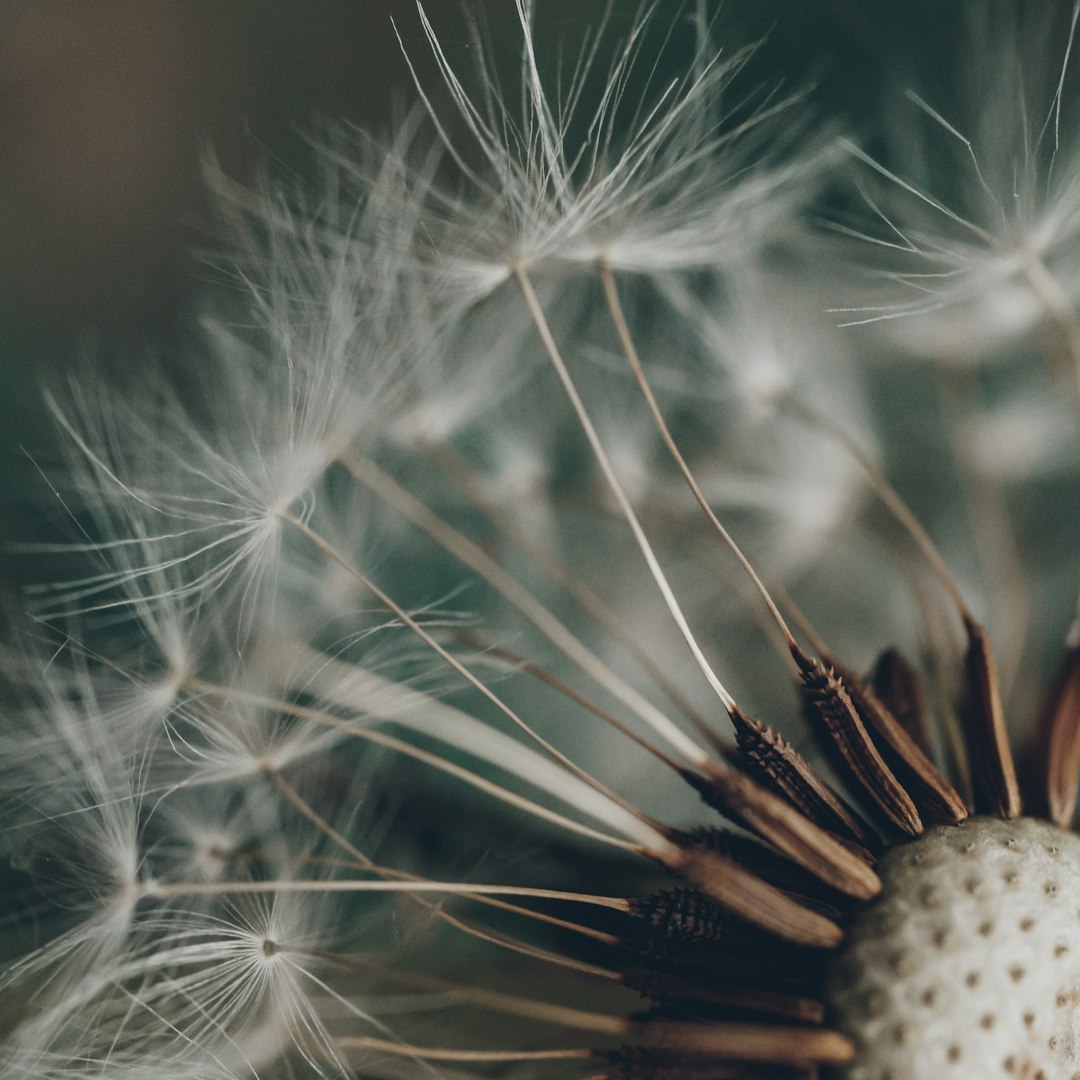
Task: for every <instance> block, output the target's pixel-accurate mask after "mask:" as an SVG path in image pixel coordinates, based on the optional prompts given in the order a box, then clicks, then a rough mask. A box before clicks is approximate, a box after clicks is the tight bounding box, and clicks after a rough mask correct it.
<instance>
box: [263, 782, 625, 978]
mask: <svg viewBox="0 0 1080 1080" xmlns="http://www.w3.org/2000/svg"><path fill="white" fill-rule="evenodd" d="M266 775H267V777H268V778H269V779H270V781H271V782H272V783H273V784H274V786H275V787H276V788H277V789H278V791H280V792H281V794H282V795H284V797H285V798H286V799H287V800H288V801H289V802H290V803H291V804H292V805H293V806H294V807H295V808H296V809H297V810H298V811H299V812H300V813H301V814H303V815H304V817H306V818H307V819H308V820H309V821H310V822H312V824H314V825H315V827H316V828H318V829H319V831H320V832H322V833H323V834H324V835H326V836H328V837H329V838H330V839H331V840H333V841H334V842H335V843H336V844H338V845H339V846H340V847H342V848H343V849H344V850H345V851H347V852H348V853H349V854H350V855H352V856H353V858H354V860H355V862H352V863H345V862H344V860H341V862H342V863H343V864H344V865H347V866H354V867H355V866H359V867H360V868H362V869H365V870H370V871H371V872H372V873H374V874H378V875H379V877H381V878H382V879H383V880H384V881H423V880H425V879H424V878H422V877H420V876H419V875H418V874H410V873H408V872H407V871H405V870H394V869H391V868H390V867H386V866H379V865H378V864H377V863H374V862H372V861H371V859H370V858H368V856H367V855H365V854H364V852H362V851H361V850H360V849H359V848H358V847H356V845H355V844H353V843H351V842H350V841H349V839H348V838H347V837H345V836H343V835H342V834H341V833H340V832H338V830H337V829H335V828H334V827H333V825H331V824H330V823H329V822H328V821H327V820H326V819H325V818H324V817H323V816H322V815H321V814H320V813H319V812H318V811H317V810H316V809H315V808H314V807H313V806H312V805H311V804H310V803H309V802H308V801H307V800H306V799H305V798H304V797H303V796H302V795H301V794H300V792H298V791H297V790H296V788H294V787H293V786H292V784H290V783H289V782H288V781H287V780H286V779H285V778H284V777H283V776H282V775H281V773H279V772H277V770H275V769H268V770H267V772H266ZM306 861H309V862H315V861H318V860H315V859H314V857H310V856H309V858H308V859H307V860H306ZM322 862H324V863H325V864H329V865H337V863H336V862H333V861H331V860H322ZM413 899H414V900H415V901H416V903H417V904H419V905H421V906H422V907H424V908H426V909H427V910H428V911H430V912H431V913H432V915H434V916H435V918H437V919H440V920H441V921H443V922H445V923H446V924H447V925H448V926H453V927H454V928H455V929H457V930H461V931H463V932H464V933H466V934H470V935H472V936H474V937H480V938H481V939H482V940H484V941H491V942H493V943H494V944H498V945H505V946H506V947H508V948H515V949H517V948H519V947H520V943H518V942H514V941H511V940H509V939H503V938H502V937H493V936H490V935H488V934H486V933H485V932H484V931H483V930H480V929H479V928H477V927H475V926H473V925H472V924H471V923H466V922H463V921H462V920H460V919H458V918H456V917H455V916H453V915H451V914H450V913H449V912H447V911H445V910H444V909H443V908H442V907H440V906H439V905H438V904H435V903H432V902H431V901H429V900H427V899H425V898H424V897H422V896H415V897H413ZM466 899H468V900H471V901H473V902H475V903H477V904H482V905H484V906H485V907H493V908H496V909H498V910H499V911H508V912H510V913H511V914H514V915H522V916H525V917H526V918H529V919H534V920H536V921H537V922H542V923H546V924H547V925H549V926H558V927H560V928H562V929H564V930H573V931H576V932H578V933H580V934H583V935H585V936H586V937H591V938H593V940H595V941H600V942H602V943H603V944H605V945H613V946H617V945H620V944H621V943H622V940H621V939H620V938H618V937H616V936H615V935H614V934H605V933H604V932H603V931H601V930H593V928H592V927H589V926H582V925H581V924H580V923H573V922H570V921H569V920H568V919H558V918H556V917H555V916H554V915H546V914H545V913H544V912H542V911H534V910H533V909H532V908H527V907H521V905H519V904H508V903H506V901H504V900H496V899H495V898H494V897H491V896H479V895H478V896H470V897H466ZM527 955H533V953H532V952H529V953H528V954H527ZM548 955H550V956H551V957H552V958H553V960H554V961H555V962H563V964H564V966H573V967H574V968H575V970H578V971H583V972H586V973H588V974H594V975H596V974H600V975H604V976H607V977H610V978H618V975H617V974H616V973H615V972H608V971H607V970H606V969H604V968H599V967H596V966H594V965H591V964H578V963H577V962H576V961H569V960H567V959H566V958H565V957H558V956H556V954H554V953H551V954H548Z"/></svg>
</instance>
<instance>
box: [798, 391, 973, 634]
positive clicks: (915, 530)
mask: <svg viewBox="0 0 1080 1080" xmlns="http://www.w3.org/2000/svg"><path fill="white" fill-rule="evenodd" d="M777 404H778V407H779V408H780V409H781V410H782V411H784V412H786V413H787V414H788V415H789V416H792V417H794V418H795V419H797V420H800V421H802V423H804V424H806V425H807V426H809V427H811V428H813V429H814V430H815V431H818V432H820V433H821V434H823V435H827V436H828V437H829V438H831V439H834V440H835V441H836V442H838V443H840V445H841V446H843V447H844V449H845V450H847V452H848V453H849V454H851V456H852V458H854V460H855V461H856V463H857V464H858V465H859V467H860V468H861V469H862V470H863V472H864V473H866V476H867V478H868V479H869V481H870V485H871V487H872V488H873V489H874V491H875V493H876V494H877V496H878V498H879V499H881V501H882V502H883V503H884V504H885V505H886V506H887V507H888V509H889V512H890V513H891V514H892V515H893V517H894V518H896V520H897V521H898V522H899V523H900V525H901V526H902V527H903V528H904V530H905V531H906V532H907V533H908V535H909V536H910V537H911V538H912V540H914V541H915V544H916V546H917V547H918V548H919V550H920V551H921V552H922V553H923V556H924V557H925V559H926V561H927V562H928V563H929V564H930V567H931V569H932V570H933V571H934V574H935V575H936V576H937V578H938V580H939V581H940V582H941V586H942V588H943V589H944V590H945V592H946V593H948V595H949V598H950V599H951V600H952V602H953V605H954V606H955V607H956V610H957V612H958V613H959V615H960V617H961V618H962V619H963V620H964V621H965V622H967V621H974V620H973V619H972V615H971V612H970V611H969V610H968V606H967V604H965V603H964V598H963V597H962V596H961V595H960V590H959V589H958V588H957V586H956V582H955V581H953V578H952V575H951V574H950V573H949V568H948V567H947V566H946V565H945V560H944V559H943V558H942V557H941V553H940V552H939V551H938V549H937V547H935V545H934V542H933V540H931V539H930V534H929V533H927V531H926V530H925V529H924V528H923V527H922V524H921V523H920V522H919V519H918V518H917V517H916V516H915V515H914V514H913V513H912V512H911V508H910V507H909V506H908V505H907V503H906V502H904V500H903V499H902V498H901V497H900V494H899V492H897V490H896V489H895V488H894V487H893V486H892V484H891V483H889V481H888V479H887V478H886V476H885V474H884V473H883V472H882V471H881V470H880V469H879V468H878V467H877V466H876V465H875V464H874V463H873V462H872V461H871V460H870V458H869V456H868V455H867V453H866V451H865V450H863V448H862V447H861V446H860V445H859V444H858V442H857V441H856V440H855V439H853V438H852V437H851V435H849V434H848V432H847V431H845V430H844V428H842V427H841V426H840V425H839V424H837V423H836V422H834V421H833V420H832V419H830V418H829V417H828V416H825V415H823V414H822V413H820V412H819V411H818V410H816V409H814V408H812V407H811V406H809V405H807V404H806V403H805V402H804V401H802V400H800V399H797V398H794V397H791V396H788V397H784V398H782V399H780V400H779V401H778V403H777Z"/></svg>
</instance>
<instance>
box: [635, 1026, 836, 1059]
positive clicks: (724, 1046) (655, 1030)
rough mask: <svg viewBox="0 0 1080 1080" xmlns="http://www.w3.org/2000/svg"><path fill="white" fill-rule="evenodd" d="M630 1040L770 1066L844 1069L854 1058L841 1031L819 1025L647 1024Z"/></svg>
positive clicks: (640, 1027) (684, 1051)
mask: <svg viewBox="0 0 1080 1080" xmlns="http://www.w3.org/2000/svg"><path fill="white" fill-rule="evenodd" d="M628 1036H629V1037H630V1038H631V1039H632V1040H634V1041H638V1040H640V1041H641V1042H647V1043H649V1044H651V1045H656V1046H661V1047H665V1048H668V1049H672V1050H678V1051H679V1052H681V1053H683V1054H692V1055H695V1056H699V1057H716V1058H721V1059H725V1058H726V1059H728V1060H732V1061H747V1062H751V1061H753V1062H761V1063H763V1064H770V1065H795V1066H798V1065H808V1064H812V1063H818V1064H823V1065H843V1064H844V1063H845V1062H848V1061H850V1060H851V1059H852V1057H853V1056H854V1054H855V1049H854V1047H853V1046H852V1044H851V1042H850V1041H849V1040H848V1039H846V1038H845V1037H844V1036H843V1035H841V1034H840V1033H839V1032H836V1031H828V1030H826V1029H823V1028H814V1027H781V1026H779V1025H772V1024H742V1023H714V1024H695V1023H689V1022H679V1021H668V1020H652V1021H650V1020H645V1021H639V1022H638V1023H636V1024H634V1025H633V1026H632V1027H631V1029H630V1031H629V1032H628Z"/></svg>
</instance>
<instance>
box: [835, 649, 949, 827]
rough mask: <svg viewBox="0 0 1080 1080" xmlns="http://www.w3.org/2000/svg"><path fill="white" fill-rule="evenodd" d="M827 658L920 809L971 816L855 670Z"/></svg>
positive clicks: (935, 816) (943, 818)
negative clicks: (842, 666) (849, 669)
mask: <svg viewBox="0 0 1080 1080" xmlns="http://www.w3.org/2000/svg"><path fill="white" fill-rule="evenodd" d="M825 660H826V662H827V663H830V664H831V665H832V666H833V669H834V670H835V671H836V673H837V674H838V675H839V676H840V679H841V681H842V682H843V684H844V687H845V688H846V690H847V692H848V696H849V697H850V698H851V703H852V704H853V705H854V706H855V710H856V711H857V712H858V714H859V717H860V719H861V720H862V722H863V723H864V724H865V725H866V727H867V729H868V730H869V731H870V732H871V734H872V735H873V737H874V738H875V739H876V740H877V741H878V743H879V744H880V745H881V747H882V751H883V754H884V756H885V758H886V759H887V760H888V762H889V764H890V766H892V767H893V768H894V769H895V770H896V772H897V773H898V774H899V776H900V777H901V778H902V780H903V782H904V786H905V787H906V789H907V790H908V792H909V793H910V795H911V797H912V798H913V799H914V800H915V803H916V805H917V806H918V807H919V809H920V811H924V812H925V813H926V815H927V816H928V817H929V818H931V819H932V820H934V821H937V822H941V823H942V824H949V825H957V824H959V823H960V822H961V821H963V820H964V818H966V817H967V816H968V810H967V806H966V805H965V803H964V800H963V799H962V798H961V797H960V795H959V793H958V792H957V791H956V789H955V788H954V787H953V786H952V784H950V783H949V781H948V780H946V779H945V777H944V776H942V774H941V773H940V772H939V771H938V768H937V766H936V765H934V763H933V762H932V761H931V760H930V758H929V757H928V756H927V755H926V754H925V753H923V751H922V748H921V747H920V746H919V744H918V743H917V742H916V741H915V740H914V739H913V738H912V737H911V736H910V735H909V734H908V732H907V730H906V729H905V728H904V726H903V725H902V724H901V723H900V722H899V721H898V720H897V719H896V717H895V716H893V714H892V713H891V712H890V711H889V709H888V708H887V707H886V706H885V704H884V702H882V700H881V699H880V698H879V697H878V696H877V694H875V693H874V691H873V690H872V689H871V688H870V687H869V686H868V685H867V684H866V683H865V682H863V680H862V679H861V678H859V676H858V675H856V674H854V672H849V671H847V670H845V669H844V668H841V667H840V666H839V665H837V664H836V663H835V661H833V660H832V658H831V657H828V656H826V657H825Z"/></svg>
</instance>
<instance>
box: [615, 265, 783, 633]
mask: <svg viewBox="0 0 1080 1080" xmlns="http://www.w3.org/2000/svg"><path fill="white" fill-rule="evenodd" d="M600 280H601V282H602V283H603V287H604V296H605V298H606V299H607V304H608V310H609V311H610V312H611V318H612V321H613V322H614V324H615V332H616V334H617V335H618V338H619V343H620V345H621V346H622V350H623V355H624V356H625V357H626V361H627V363H628V364H629V365H630V370H631V371H632V372H633V374H634V379H635V380H636V381H637V384H638V388H639V389H640V390H641V393H642V396H643V397H644V398H645V403H646V405H647V406H648V408H649V412H650V414H651V415H652V418H653V422H654V423H655V425H656V429H657V431H659V433H660V437H661V438H662V439H663V440H664V445H665V446H666V447H667V449H668V453H669V454H670V455H671V457H672V460H673V461H674V462H675V464H676V465H677V466H678V468H679V472H681V473H682V475H683V479H684V480H685V481H686V483H687V486H688V487H689V488H690V491H691V492H692V493H693V496H694V498H695V499H696V500H697V504H698V506H700V507H701V509H702V511H704V513H705V516H706V517H707V518H708V519H709V523H710V524H711V525H712V527H713V528H714V529H715V530H716V531H717V533H718V534H719V535H720V538H721V539H722V540H723V541H724V543H725V544H726V545H727V547H728V548H729V549H730V551H731V553H732V554H733V555H734V556H735V558H736V559H738V561H739V565H740V566H741V567H742V568H743V570H745V571H746V574H747V575H748V576H749V578H750V581H751V582H752V583H753V586H754V588H755V589H757V591H758V593H759V594H760V596H761V598H762V600H764V601H765V604H766V606H767V607H768V609H769V613H770V614H771V615H772V617H773V619H774V621H775V622H776V625H777V626H778V627H779V629H780V632H781V633H782V634H783V635H784V640H785V641H786V642H787V644H788V645H789V646H790V645H794V644H796V642H795V638H794V636H793V635H792V633H791V630H790V628H789V627H788V624H787V623H786V622H785V621H784V616H783V615H781V614H780V609H779V608H778V607H777V606H776V603H775V601H774V600H773V598H772V596H771V595H770V594H769V590H768V589H766V588H765V585H764V583H763V582H762V580H761V578H760V577H758V574H757V571H756V570H755V569H754V567H753V565H752V564H751V563H750V560H749V559H748V558H747V557H746V555H745V554H743V551H742V548H740V547H739V545H738V544H737V543H735V540H734V538H733V537H732V536H731V534H730V533H729V532H728V531H727V529H726V528H725V527H724V525H723V524H722V523H721V521H720V519H719V518H718V517H717V516H716V514H715V513H714V512H713V509H712V507H711V506H710V505H709V502H708V500H707V499H706V498H705V495H704V493H703V492H702V490H701V487H700V485H699V484H698V482H697V480H696V479H695V478H694V474H693V472H692V471H691V469H690V466H689V465H688V464H687V462H686V459H685V458H684V457H683V455H682V451H680V450H679V447H678V444H677V443H676V442H675V439H674V437H673V436H672V434H671V430H670V428H669V427H668V425H667V422H666V421H665V420H664V415H663V413H662V412H661V411H660V406H659V404H658V402H657V400H656V395H655V394H654V393H653V390H652V386H651V385H650V384H649V380H648V378H647V377H646V375H645V369H644V368H643V367H642V365H641V358H640V357H639V356H638V352H637V346H635V344H634V339H633V336H632V335H631V333H630V327H629V325H628V323H627V321H626V314H625V312H624V311H623V307H622V302H621V301H620V300H619V290H618V286H617V285H616V283H615V275H614V274H613V273H612V270H611V267H610V265H608V264H607V263H601V264H600Z"/></svg>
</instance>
